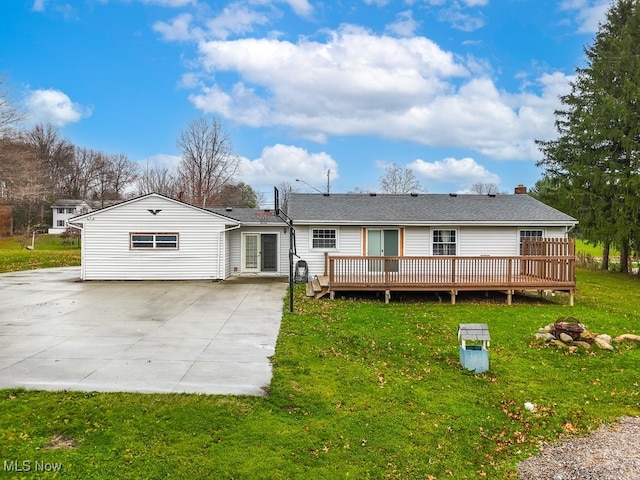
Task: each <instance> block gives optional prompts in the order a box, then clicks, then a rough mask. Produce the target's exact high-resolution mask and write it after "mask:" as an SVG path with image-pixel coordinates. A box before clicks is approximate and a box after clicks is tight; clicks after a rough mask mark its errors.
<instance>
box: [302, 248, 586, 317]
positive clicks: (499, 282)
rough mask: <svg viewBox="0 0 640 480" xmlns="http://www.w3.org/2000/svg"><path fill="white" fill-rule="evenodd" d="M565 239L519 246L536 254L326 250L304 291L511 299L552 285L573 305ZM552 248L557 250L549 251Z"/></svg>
mask: <svg viewBox="0 0 640 480" xmlns="http://www.w3.org/2000/svg"><path fill="white" fill-rule="evenodd" d="M563 242H565V243H563V244H562V246H560V243H559V242H558V241H556V240H554V241H553V242H548V241H544V242H543V241H540V240H539V241H537V242H527V245H526V247H527V248H526V249H525V248H523V251H528V252H532V253H537V255H520V256H510V257H494V256H479V257H461V256H429V257H427V256H425V257H367V256H343V255H326V256H325V275H323V276H320V277H318V279H316V280H315V281H316V285H311V286H309V289H308V291H307V293H308V294H309V296H315V297H316V298H320V297H322V296H324V295H326V294H329V295H330V296H331V298H334V296H335V294H336V292H340V291H371V290H373V291H383V292H384V293H385V299H386V301H388V300H389V298H390V296H391V292H392V291H443V292H449V293H450V294H451V303H455V298H456V295H457V293H458V292H459V291H501V292H504V293H505V294H506V295H507V303H508V304H511V299H512V295H513V294H514V293H515V292H516V291H544V290H552V291H560V292H566V293H568V294H569V303H570V304H571V305H573V297H574V293H575V288H576V281H575V255H574V251H575V250H574V248H573V246H572V244H569V243H567V241H566V240H563ZM534 243H535V245H534V246H533V247H532V246H531V245H533V244H534ZM543 244H544V245H543ZM547 244H548V245H551V247H549V246H548V245H547ZM524 246H525V245H523V247H524ZM550 250H551V251H552V253H555V255H548V254H547V253H548V252H549V251H550ZM540 253H543V254H540Z"/></svg>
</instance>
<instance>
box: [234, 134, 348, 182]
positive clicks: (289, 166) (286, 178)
mask: <svg viewBox="0 0 640 480" xmlns="http://www.w3.org/2000/svg"><path fill="white" fill-rule="evenodd" d="M327 170H331V177H330V178H331V179H332V180H334V179H336V178H338V176H339V175H338V164H337V162H336V161H335V160H334V159H333V158H332V157H331V155H329V154H327V153H324V152H320V153H310V152H308V151H307V150H305V149H304V148H300V147H296V146H292V145H281V144H277V145H273V146H270V147H266V148H264V149H263V150H262V154H261V155H260V158H257V159H255V160H249V159H247V158H241V161H240V167H239V168H238V178H239V180H241V181H243V182H245V183H248V184H249V185H259V186H265V187H269V188H270V187H271V186H273V185H278V184H280V183H281V182H287V183H290V184H291V185H292V186H294V187H296V188H300V189H302V190H304V189H306V188H307V187H306V185H304V184H300V183H299V182H296V178H298V179H300V180H304V181H305V182H307V183H309V184H311V185H313V186H316V187H317V188H319V189H320V190H323V186H324V185H326V181H327ZM310 190H311V189H310Z"/></svg>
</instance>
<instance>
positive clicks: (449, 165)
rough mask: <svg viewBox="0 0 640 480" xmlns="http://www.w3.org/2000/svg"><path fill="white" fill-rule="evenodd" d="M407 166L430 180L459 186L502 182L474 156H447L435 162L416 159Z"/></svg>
mask: <svg viewBox="0 0 640 480" xmlns="http://www.w3.org/2000/svg"><path fill="white" fill-rule="evenodd" d="M407 167H409V168H411V169H412V170H413V171H414V172H415V173H416V174H417V175H418V176H420V177H422V178H424V179H425V180H426V181H427V185H428V182H434V183H452V184H456V185H459V186H470V185H472V184H474V183H477V182H482V183H495V184H496V185H497V184H498V183H500V177H498V175H496V174H495V173H491V172H490V171H489V170H487V169H486V168H485V167H483V166H482V165H479V164H478V163H477V162H476V161H475V160H474V159H473V158H468V157H467V158H462V159H460V160H456V159H455V158H451V157H449V158H445V159H444V160H438V161H435V162H425V161H424V160H420V159H418V160H415V161H414V162H411V163H410V164H409V165H407Z"/></svg>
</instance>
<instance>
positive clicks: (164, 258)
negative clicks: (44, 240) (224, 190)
mask: <svg viewBox="0 0 640 480" xmlns="http://www.w3.org/2000/svg"><path fill="white" fill-rule="evenodd" d="M69 222H70V223H71V224H72V225H77V226H80V227H81V228H82V268H81V278H82V280H192V279H212V280H213V279H222V278H226V276H228V275H227V270H228V267H229V265H228V261H227V259H228V257H227V255H228V252H229V248H228V245H227V241H226V237H227V234H228V232H229V231H230V230H232V229H234V228H239V226H240V222H238V221H237V220H234V219H232V218H228V217H225V216H222V215H220V214H218V213H215V212H211V211H208V210H205V209H202V208H198V207H194V206H192V205H188V204H186V203H183V202H179V201H178V200H173V199H171V198H168V197H165V196H162V195H159V194H155V193H153V194H150V195H145V196H143V197H139V198H134V199H132V200H128V201H125V202H122V203H119V204H116V205H112V206H110V207H106V208H103V209H101V210H96V211H94V212H90V213H87V214H84V215H80V216H77V217H74V218H73V219H71V220H70V221H69Z"/></svg>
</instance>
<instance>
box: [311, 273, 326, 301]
mask: <svg viewBox="0 0 640 480" xmlns="http://www.w3.org/2000/svg"><path fill="white" fill-rule="evenodd" d="M327 293H329V277H328V276H327V275H320V276H317V277H315V278H313V279H311V280H309V281H308V282H307V297H313V298H315V299H318V298H322V297H324V296H325V295H326V294H327Z"/></svg>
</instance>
